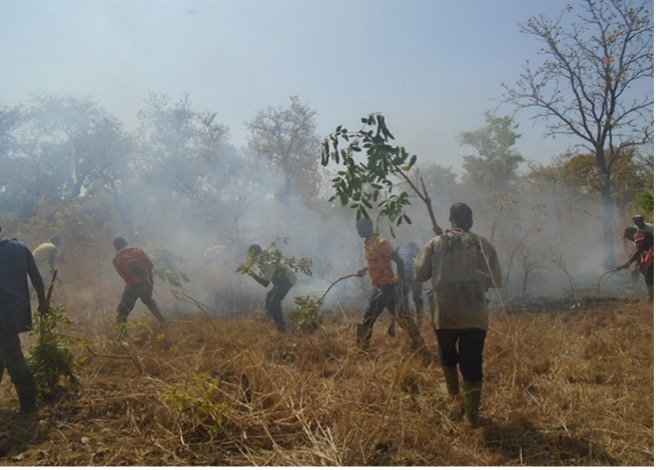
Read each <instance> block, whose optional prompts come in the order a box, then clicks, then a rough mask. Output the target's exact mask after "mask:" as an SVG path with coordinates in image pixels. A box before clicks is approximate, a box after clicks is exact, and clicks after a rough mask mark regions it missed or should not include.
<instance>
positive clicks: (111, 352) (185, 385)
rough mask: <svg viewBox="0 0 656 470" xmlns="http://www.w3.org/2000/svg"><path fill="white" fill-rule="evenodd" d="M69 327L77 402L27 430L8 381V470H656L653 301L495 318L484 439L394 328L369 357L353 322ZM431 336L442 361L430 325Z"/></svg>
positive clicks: (58, 407)
mask: <svg viewBox="0 0 656 470" xmlns="http://www.w3.org/2000/svg"><path fill="white" fill-rule="evenodd" d="M342 313H343V312H342ZM69 314H70V316H71V317H72V318H73V319H74V324H73V326H72V329H71V332H70V334H71V335H73V336H76V337H78V338H80V339H83V340H84V341H83V342H80V344H79V346H78V348H77V355H78V358H79V359H80V360H82V361H83V365H82V366H81V368H80V370H79V379H80V390H79V391H78V392H75V393H73V392H71V393H69V394H68V395H66V396H63V397H61V399H60V400H59V401H58V402H57V403H53V404H49V405H45V406H44V407H43V408H42V409H41V411H40V414H39V416H38V418H35V419H34V420H32V421H29V422H27V423H25V422H24V421H19V418H18V417H16V416H15V415H14V414H13V412H11V411H9V409H8V408H9V406H10V405H11V406H14V405H16V404H17V402H16V398H15V394H14V391H13V388H12V387H11V385H10V384H9V382H8V380H5V381H4V382H3V384H2V386H1V387H0V399H1V400H2V403H3V406H4V407H5V411H2V412H0V413H2V414H3V416H1V417H0V418H1V420H2V423H3V424H2V430H1V431H0V432H1V435H0V447H1V452H2V458H1V460H0V462H2V463H3V464H5V465H31V466H37V465H38V466H42V465H48V466H55V465H56V466H63V465H76V466H118V465H162V466H164V465H166V466H177V465H180V466H181V465H239V466H260V465H269V466H278V465H285V466H292V465H293V466H296V465H308V466H328V465H329V466H342V465H347V466H360V465H397V466H407V465H420V466H451V465H458V466H473V465H476V466H479V465H480V466H501V465H504V466H514V465H531V466H556V465H558V466H561V465H579V466H584V465H585V466H597V465H622V466H651V465H653V464H654V412H653V411H654V410H653V403H654V395H653V390H654V389H653V385H654V367H653V366H654V356H653V351H654V347H653V332H654V329H653V306H652V305H650V304H649V303H647V302H646V301H644V300H621V301H614V300H604V301H598V302H588V303H587V304H586V305H585V306H583V307H581V308H578V309H576V310H572V311H565V312H543V313H536V314H522V315H506V314H497V315H495V316H494V317H493V319H492V323H491V325H492V328H491V330H490V332H489V334H488V340H487V344H486V352H485V366H484V367H485V373H486V377H485V382H484V389H483V400H482V415H483V418H484V423H483V426H482V427H481V428H479V429H476V430H469V429H468V428H467V427H466V426H465V425H464V423H463V422H461V421H458V420H457V419H456V420H454V419H452V418H451V417H450V416H452V415H451V414H450V413H449V411H450V405H449V402H448V400H446V398H445V395H444V394H443V392H442V390H441V388H443V387H441V384H442V383H443V377H442V373H441V371H440V368H439V367H438V365H437V364H430V365H428V366H426V365H423V364H422V362H421V360H420V359H419V358H418V357H415V356H413V355H412V354H411V353H410V351H409V350H408V349H407V346H406V343H405V336H404V335H403V334H397V336H396V337H395V338H391V337H388V336H387V335H386V325H383V324H380V325H377V327H376V330H375V332H374V337H373V340H372V348H371V350H370V352H369V353H368V354H364V353H361V352H359V351H358V350H357V349H356V348H355V334H354V324H355V323H356V322H357V321H358V318H356V317H350V316H345V315H343V314H340V315H337V314H336V315H334V318H333V319H332V320H331V321H328V322H327V324H326V325H325V328H324V330H322V331H320V332H318V333H315V334H313V335H304V334H301V333H298V332H291V333H288V334H284V335H281V334H278V333H277V332H275V330H274V328H273V326H272V325H271V324H268V323H265V322H262V321H258V320H255V319H245V318H235V319H212V320H211V319H207V318H203V317H193V316H184V315H180V316H178V317H176V318H175V319H173V320H172V321H170V322H169V323H167V324H165V325H163V326H161V327H160V326H154V323H152V321H151V319H150V318H145V319H140V317H139V315H137V314H136V312H135V313H133V315H132V317H131V320H132V321H133V322H136V323H135V326H134V328H133V329H132V330H131V331H130V332H129V334H128V335H127V337H126V338H125V340H124V341H123V342H118V343H117V342H116V341H114V339H113V337H114V335H115V331H116V330H115V325H114V323H113V318H112V317H111V315H109V314H107V313H106V314H101V313H98V314H90V313H88V312H83V311H75V310H74V309H72V308H71V307H70V306H69ZM386 321H387V320H386V318H384V319H383V320H382V323H385V322H386ZM423 334H424V336H425V339H426V342H427V344H429V345H430V346H431V348H432V350H433V351H435V344H436V343H435V338H434V335H433V334H432V332H431V331H430V329H429V328H428V325H424V330H423Z"/></svg>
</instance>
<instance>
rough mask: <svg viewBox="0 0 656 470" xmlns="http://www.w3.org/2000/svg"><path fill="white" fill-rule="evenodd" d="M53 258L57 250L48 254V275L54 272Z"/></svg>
mask: <svg viewBox="0 0 656 470" xmlns="http://www.w3.org/2000/svg"><path fill="white" fill-rule="evenodd" d="M55 256H57V249H56V248H54V249H52V250H50V253H49V254H48V266H49V267H50V274H52V273H53V271H54V270H55Z"/></svg>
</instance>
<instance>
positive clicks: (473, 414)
mask: <svg viewBox="0 0 656 470" xmlns="http://www.w3.org/2000/svg"><path fill="white" fill-rule="evenodd" d="M482 387H483V382H468V381H467V380H465V381H463V386H462V388H463V392H464V393H463V398H464V401H465V418H466V419H467V423H469V425H470V426H471V427H472V428H476V427H478V425H479V416H478V408H479V406H480V404H481V388H482Z"/></svg>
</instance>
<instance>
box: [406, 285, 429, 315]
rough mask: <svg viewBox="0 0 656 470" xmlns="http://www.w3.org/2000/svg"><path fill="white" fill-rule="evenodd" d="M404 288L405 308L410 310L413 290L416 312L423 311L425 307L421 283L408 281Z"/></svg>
mask: <svg viewBox="0 0 656 470" xmlns="http://www.w3.org/2000/svg"><path fill="white" fill-rule="evenodd" d="M403 286H404V287H403V308H405V309H406V310H410V290H412V301H413V302H414V304H415V310H421V309H422V308H423V306H424V299H423V292H422V287H423V286H422V284H421V282H416V281H414V280H406V282H405V284H404V285H403Z"/></svg>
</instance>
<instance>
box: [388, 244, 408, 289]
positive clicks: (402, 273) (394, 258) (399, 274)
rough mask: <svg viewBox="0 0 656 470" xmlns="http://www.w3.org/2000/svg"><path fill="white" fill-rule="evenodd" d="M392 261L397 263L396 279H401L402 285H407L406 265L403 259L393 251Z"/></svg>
mask: <svg viewBox="0 0 656 470" xmlns="http://www.w3.org/2000/svg"><path fill="white" fill-rule="evenodd" d="M390 259H391V260H392V261H394V262H395V263H396V277H398V278H399V281H400V282H401V284H404V283H405V265H404V263H403V259H401V257H400V256H399V254H398V253H397V252H396V251H393V252H392V254H391V255H390Z"/></svg>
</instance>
